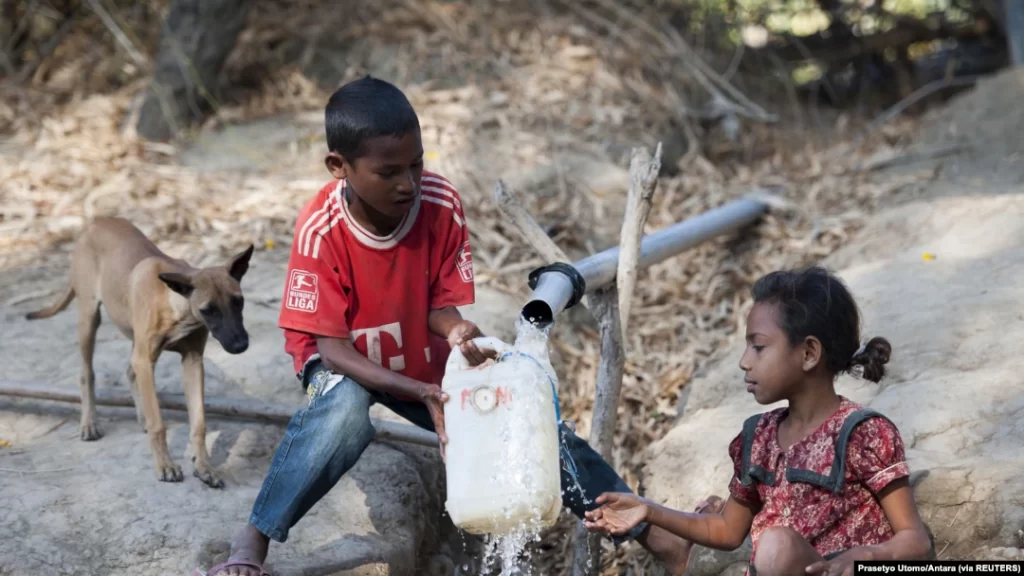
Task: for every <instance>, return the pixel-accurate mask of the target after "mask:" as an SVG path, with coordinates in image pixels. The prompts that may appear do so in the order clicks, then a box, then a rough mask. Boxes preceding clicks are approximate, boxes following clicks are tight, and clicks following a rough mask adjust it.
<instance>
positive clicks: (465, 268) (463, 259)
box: [455, 242, 473, 284]
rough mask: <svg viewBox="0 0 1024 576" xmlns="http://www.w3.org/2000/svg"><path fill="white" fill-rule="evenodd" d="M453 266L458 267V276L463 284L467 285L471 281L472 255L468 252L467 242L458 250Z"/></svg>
mask: <svg viewBox="0 0 1024 576" xmlns="http://www.w3.org/2000/svg"><path fill="white" fill-rule="evenodd" d="M455 265H456V266H458V267H459V276H461V277H462V281H463V282H465V283H467V284H468V283H470V282H472V281H473V255H472V254H471V253H470V251H469V242H466V243H465V244H463V245H462V248H460V249H459V256H458V258H456V260H455Z"/></svg>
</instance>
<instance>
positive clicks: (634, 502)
mask: <svg viewBox="0 0 1024 576" xmlns="http://www.w3.org/2000/svg"><path fill="white" fill-rule="evenodd" d="M596 502H597V503H598V504H600V505H601V506H600V507H599V508H596V509H594V510H592V511H590V512H587V513H586V514H585V519H584V520H583V526H584V527H586V529H587V530H590V531H592V532H604V533H606V534H611V535H612V536H621V535H622V534H625V533H626V532H629V531H630V530H632V529H633V528H634V527H636V525H637V524H640V523H641V522H644V521H645V520H647V518H648V517H649V516H650V513H651V506H650V504H649V503H648V502H647V500H645V499H643V498H641V497H639V496H637V495H635V494H628V493H623V492H605V493H604V494H601V496H599V497H598V498H597V500H596Z"/></svg>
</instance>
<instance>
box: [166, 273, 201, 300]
mask: <svg viewBox="0 0 1024 576" xmlns="http://www.w3.org/2000/svg"><path fill="white" fill-rule="evenodd" d="M160 279H161V280H163V281H164V284H167V287H168V288H170V289H171V290H174V291H175V292H177V293H178V294H181V295H182V296H184V297H185V298H188V297H189V296H191V295H192V290H194V289H195V286H193V285H192V279H191V278H189V277H188V276H186V275H184V274H179V273H177V272H164V273H163V274H160Z"/></svg>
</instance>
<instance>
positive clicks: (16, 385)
mask: <svg viewBox="0 0 1024 576" xmlns="http://www.w3.org/2000/svg"><path fill="white" fill-rule="evenodd" d="M0 396H13V397H15V398H34V399H37V400H54V401H57V402H70V403H75V404H77V403H80V402H81V397H80V396H79V393H78V391H77V390H63V389H61V388H56V387H53V386H45V385H42V384H32V383H27V382H12V381H10V380H0ZM157 398H158V400H159V401H160V408H161V409H164V410H176V411H181V412H184V411H187V410H188V405H187V403H186V402H185V395H184V394H170V393H167V392H160V393H158V394H157ZM203 403H204V404H205V406H206V413H207V414H216V415H218V416H227V417H230V418H238V419H242V420H256V421H261V422H273V423H277V424H287V423H288V421H289V420H291V418H292V415H293V414H294V413H295V410H296V409H297V407H295V406H282V405H280V404H269V403H267V402H262V401H260V400H253V399H249V398H218V397H216V396H207V397H205V398H204V399H203ZM96 404H97V405H100V406H123V407H133V406H135V402H134V401H133V400H132V397H131V394H129V393H128V392H127V391H122V390H111V389H109V388H97V389H96ZM371 422H372V424H373V427H374V428H376V430H377V435H376V436H375V439H376V440H394V441H397V442H408V443H411V444H419V445H422V446H430V447H434V446H437V435H436V434H434V433H433V432H430V431H427V430H423V429H421V428H417V427H415V426H410V425H408V424H401V423H399V422H388V421H385V420H377V419H371Z"/></svg>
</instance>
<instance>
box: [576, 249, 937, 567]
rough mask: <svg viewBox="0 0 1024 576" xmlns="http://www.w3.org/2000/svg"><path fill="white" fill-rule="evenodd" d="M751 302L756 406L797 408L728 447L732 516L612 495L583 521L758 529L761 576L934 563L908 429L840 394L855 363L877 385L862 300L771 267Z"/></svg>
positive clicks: (729, 541) (876, 352)
mask: <svg viewBox="0 0 1024 576" xmlns="http://www.w3.org/2000/svg"><path fill="white" fill-rule="evenodd" d="M753 295H754V306H753V308H752V309H751V311H750V314H749V315H748V316H747V333H746V340H747V348H746V350H745V352H744V353H743V357H742V358H741V359H740V368H741V369H742V370H743V372H744V373H745V374H746V376H745V378H744V382H745V383H746V389H747V392H748V393H750V394H752V395H753V396H754V399H755V400H756V401H757V402H758V403H759V404H772V403H775V402H779V401H781V400H785V401H786V403H787V404H788V406H786V407H782V408H776V409H775V410H772V411H769V412H765V413H763V414H759V415H755V416H753V417H751V418H750V419H748V420H747V421H746V422H745V424H744V426H743V430H742V431H741V432H740V433H739V434H738V435H737V436H736V438H735V439H734V440H733V441H732V442H731V443H730V444H729V456H730V458H731V459H732V461H733V469H734V474H733V477H732V480H731V481H730V483H729V499H728V500H727V501H726V503H725V506H724V509H722V510H721V512H720V513H718V514H699V513H697V514H694V513H686V512H680V511H676V510H670V509H667V508H665V507H662V506H659V505H657V504H655V503H653V502H651V501H649V500H646V499H643V498H640V497H638V496H635V495H632V494H618V493H608V494H603V495H602V496H601V497H600V498H598V500H597V503H598V504H599V507H598V508H597V509H595V510H593V511H592V512H589V513H587V519H586V521H585V524H586V526H587V528H588V529H590V530H594V531H601V532H606V533H609V534H613V535H614V534H622V533H625V532H627V531H628V530H630V529H631V528H632V527H634V526H636V525H638V524H640V523H641V522H646V523H647V524H651V525H655V526H660V527H662V528H664V529H666V530H668V531H670V532H673V533H675V534H677V535H679V536H681V537H682V538H685V539H686V540H688V541H690V542H693V543H696V544H700V545H702V546H707V547H710V548H716V549H720V550H733V549H736V548H738V547H739V546H740V545H742V543H743V541H744V540H745V539H746V537H747V535H748V534H749V535H750V536H751V540H752V542H753V553H752V555H751V558H750V566H749V568H748V570H747V573H748V574H750V575H752V576H753V575H757V576H790V575H794V574H819V575H827V576H840V575H842V576H847V575H850V574H853V562H854V561H857V560H907V559H919V558H926V557H928V556H929V554H930V553H931V552H932V543H931V540H930V537H929V535H928V532H927V530H926V528H925V526H924V524H923V523H922V522H921V519H920V517H919V515H918V511H917V505H916V504H915V502H914V495H913V492H912V490H911V487H910V484H909V475H910V470H909V468H908V466H907V462H906V456H905V454H904V447H903V440H902V439H901V437H900V433H899V431H898V430H897V429H896V426H895V425H893V423H892V422H890V421H889V420H888V419H887V418H886V417H885V416H883V415H881V414H879V413H877V412H874V411H872V410H868V409H865V408H863V407H862V406H859V405H857V404H856V403H854V402H851V401H850V400H848V399H847V398H844V397H842V396H840V395H839V394H837V393H836V391H835V386H834V381H835V378H836V375H837V374H839V373H840V372H850V371H852V370H853V369H854V368H855V367H859V368H860V369H862V370H863V377H864V378H867V379H868V380H871V381H874V382H878V381H879V380H880V379H881V378H882V376H883V375H884V373H885V368H884V365H885V364H886V362H888V360H889V355H890V353H891V347H890V345H889V342H887V341H886V340H885V339H884V338H873V339H871V340H870V341H868V342H867V343H866V344H864V345H861V344H860V334H859V332H860V315H859V312H858V310H857V305H856V303H855V302H854V300H853V297H852V296H851V295H850V292H849V291H848V290H847V288H846V287H845V286H844V285H843V283H842V282H841V281H840V280H839V279H838V278H836V277H835V276H833V275H831V274H830V273H829V272H827V271H826V270H824V269H822V268H818V267H813V268H809V269H806V270H800V271H781V272H773V273H771V274H768V275H767V276H765V277H763V278H761V279H760V280H758V281H757V283H756V284H755V285H754V289H753Z"/></svg>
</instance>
